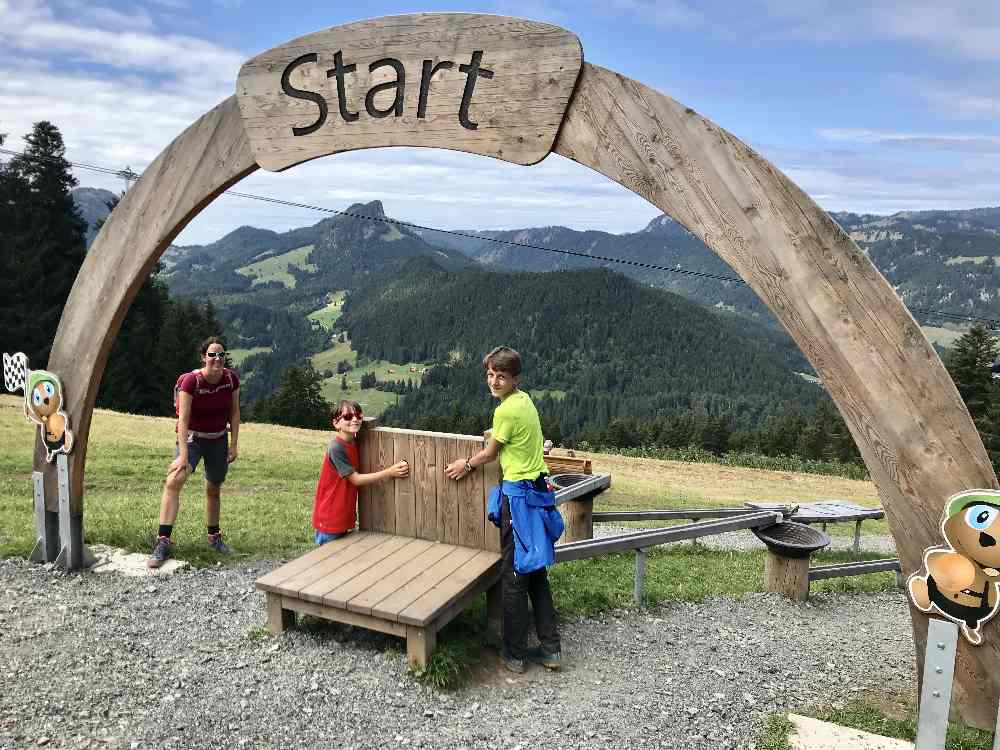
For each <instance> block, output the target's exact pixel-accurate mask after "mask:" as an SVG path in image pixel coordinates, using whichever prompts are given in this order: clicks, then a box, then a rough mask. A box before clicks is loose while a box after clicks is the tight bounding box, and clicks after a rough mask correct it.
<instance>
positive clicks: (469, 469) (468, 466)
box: [465, 459, 472, 474]
mask: <svg viewBox="0 0 1000 750" xmlns="http://www.w3.org/2000/svg"><path fill="white" fill-rule="evenodd" d="M465 473H466V474H471V473H472V464H470V463H469V459H465Z"/></svg>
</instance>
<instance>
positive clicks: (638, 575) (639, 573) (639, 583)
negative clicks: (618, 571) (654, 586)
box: [632, 549, 646, 604]
mask: <svg viewBox="0 0 1000 750" xmlns="http://www.w3.org/2000/svg"><path fill="white" fill-rule="evenodd" d="M645 583H646V550H645V549H637V550H636V551H635V588H634V589H633V590H632V599H633V600H635V603H636V604H642V589H643V586H644V585H645Z"/></svg>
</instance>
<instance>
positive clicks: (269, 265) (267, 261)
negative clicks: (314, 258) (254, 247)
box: [236, 245, 319, 289]
mask: <svg viewBox="0 0 1000 750" xmlns="http://www.w3.org/2000/svg"><path fill="white" fill-rule="evenodd" d="M312 249H313V246H312V245H305V246H304V247H300V248H296V249H295V250H289V251H288V252H287V253H282V254H281V255H274V256H271V257H270V258H264V259H263V260H259V261H257V262H256V263H250V264H248V265H245V266H243V267H242V268H237V269H236V273H238V274H242V275H243V276H248V277H250V278H251V279H253V285H254V286H258V285H262V284H266V283H268V282H269V281H280V282H281V283H282V284H284V285H285V286H286V287H288V288H289V289H294V288H295V277H294V276H292V275H291V274H290V273H289V272H288V269H289V268H292V267H294V268H299V269H302V270H304V271H310V272H312V273H315V272H316V271H318V270H319V269H318V268H317V267H316V266H314V265H313V264H311V263H307V262H306V259H307V258H308V257H309V253H311V252H312Z"/></svg>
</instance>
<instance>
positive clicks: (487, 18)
mask: <svg viewBox="0 0 1000 750" xmlns="http://www.w3.org/2000/svg"><path fill="white" fill-rule="evenodd" d="M475 51H480V53H481V65H480V67H481V68H482V69H485V70H488V71H490V72H491V77H485V74H484V75H482V76H475V85H474V88H473V89H472V90H471V92H470V93H471V97H470V99H469V102H470V103H469V106H468V117H467V124H466V125H463V124H462V122H461V121H460V119H459V111H460V108H461V103H462V101H463V97H464V95H465V91H466V87H467V85H468V82H469V81H470V80H472V77H471V74H469V73H468V71H467V72H462V71H461V70H460V69H459V66H460V65H468V64H469V63H471V62H472V55H473V52H475ZM338 54H339V55H340V56H341V57H340V59H341V65H342V66H349V65H354V66H355V69H354V70H353V71H351V72H350V73H342V75H341V76H340V79H339V81H338V77H337V76H336V74H335V73H333V74H330V73H328V71H331V70H335V62H336V59H337V55H338ZM304 56H311V57H304ZM387 58H391V59H393V60H396V61H398V62H399V63H400V64H401V65H402V68H403V73H404V75H403V87H402V94H403V97H402V102H401V107H400V109H399V111H398V112H397V111H396V110H395V109H394V104H395V101H396V97H397V91H396V87H392V86H389V87H388V88H387V89H386V90H383V91H381V92H380V93H376V94H375V95H374V97H373V99H372V102H371V104H372V105H373V107H374V109H373V110H369V109H368V107H367V106H366V99H367V94H368V92H369V90H370V89H371V87H372V86H373V85H378V84H389V83H391V82H392V81H396V80H398V78H399V75H398V73H397V72H396V71H395V70H394V69H393V68H392V67H390V66H388V65H384V64H383V65H380V66H378V67H376V68H375V70H374V71H371V70H370V66H372V65H373V64H376V63H378V62H379V61H384V60H386V59H387ZM425 60H426V61H428V63H429V65H431V66H433V68H437V67H438V64H439V63H442V62H444V61H451V63H452V64H451V65H450V66H449V65H445V66H444V67H441V68H440V69H438V70H437V71H436V72H435V73H434V75H433V77H431V78H429V79H428V83H429V85H428V86H426V87H423V88H426V97H425V100H424V105H425V106H424V107H423V111H421V107H420V103H421V98H422V97H421V95H420V92H421V89H422V79H423V78H424V61H425ZM295 61H300V62H299V64H297V65H295V66H294V67H292V68H290V67H289V66H290V65H291V64H292V63H293V62H295ZM582 61H583V51H582V49H581V47H580V41H579V40H578V39H577V37H576V36H575V35H574V34H572V33H570V32H568V31H566V30H564V29H561V28H559V27H557V26H552V25H550V24H545V23H538V22H535V21H525V20H522V19H518V18H509V17H505V16H493V15H481V14H471V13H416V14H410V15H399V16H389V17H385V18H374V19H370V20H366V21H359V22H357V23H351V24H346V25H344V26H338V27H335V28H332V29H328V30H326V31H320V32H317V33H314V34H309V35H307V36H303V37H300V38H298V39H293V40H292V41H290V42H287V43H285V44H283V45H281V46H280V47H276V48H274V49H271V50H268V51H267V52H264V53H262V54H260V55H257V56H256V57H254V58H253V59H251V60H249V61H247V62H246V63H245V64H244V65H243V67H242V68H241V69H240V74H239V79H238V81H237V85H236V91H237V98H238V100H239V104H240V109H241V110H242V112H243V117H244V122H245V124H246V130H247V134H248V136H249V138H250V143H251V146H252V148H253V152H254V154H255V156H256V158H257V162H258V163H259V164H260V165H261V166H262V167H263V168H264V169H269V170H274V171H280V170H282V169H287V168H288V167H290V166H292V165H294V164H299V163H301V162H304V161H308V160H310V159H315V158H317V157H320V156H325V155H327V154H335V153H339V152H341V151H351V150H354V149H361V148H376V147H379V146H400V145H406V146H431V147H435V148H447V149H455V150H459V151H467V152H469V153H474V154H483V155H485V156H493V157H496V158H498V159H504V160H505V161H512V162H515V163H518V164H534V163H536V162H538V161H541V160H542V159H543V158H545V156H547V155H548V153H549V151H550V150H551V148H552V143H553V141H554V140H555V137H556V132H557V131H558V129H559V125H560V123H561V122H562V120H563V112H564V111H565V109H566V105H567V103H568V102H569V98H570V96H571V95H572V92H573V85H574V83H575V81H576V78H577V75H578V74H579V72H580V65H581V64H582ZM433 68H432V69H433ZM286 71H288V74H287V81H288V84H289V85H290V86H291V91H294V90H296V89H297V90H299V91H308V92H315V93H314V94H313V96H314V97H315V96H317V95H318V96H319V97H320V101H322V102H324V103H323V104H320V103H318V102H317V101H315V100H314V99H310V98H303V97H302V96H301V95H290V91H289V90H286V89H283V86H282V78H283V75H284V74H285V73H286ZM428 72H429V71H428ZM340 85H342V86H343V89H344V95H345V97H346V102H345V103H344V109H345V110H346V112H347V113H348V117H353V113H357V118H356V119H352V120H351V121H347V120H346V119H345V117H344V115H343V114H342V109H341V107H342V105H341V100H340V97H339V94H338V86H340ZM321 107H322V108H325V109H326V115H325V117H324V116H323V115H322V113H321ZM390 110H391V114H389V115H388V116H378V115H377V114H376V112H377V111H390ZM373 115H375V116H373ZM472 124H475V125H476V126H477V127H476V128H475V129H470V127H469V126H471V125H472ZM317 126H318V127H317ZM293 128H300V129H304V130H307V131H308V130H310V129H311V128H315V129H313V130H312V132H303V133H300V134H299V135H296V134H295V131H294V130H293Z"/></svg>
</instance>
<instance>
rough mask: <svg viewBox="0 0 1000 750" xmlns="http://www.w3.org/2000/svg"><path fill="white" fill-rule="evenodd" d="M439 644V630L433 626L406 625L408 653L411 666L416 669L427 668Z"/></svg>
mask: <svg viewBox="0 0 1000 750" xmlns="http://www.w3.org/2000/svg"><path fill="white" fill-rule="evenodd" d="M436 645H437V631H436V630H435V629H434V628H433V627H428V628H423V627H419V626H417V625H407V626H406V655H407V657H409V660H410V666H411V667H414V668H415V669H419V670H424V669H427V662H428V661H430V658H431V654H433V653H434V647H435V646H436Z"/></svg>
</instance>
